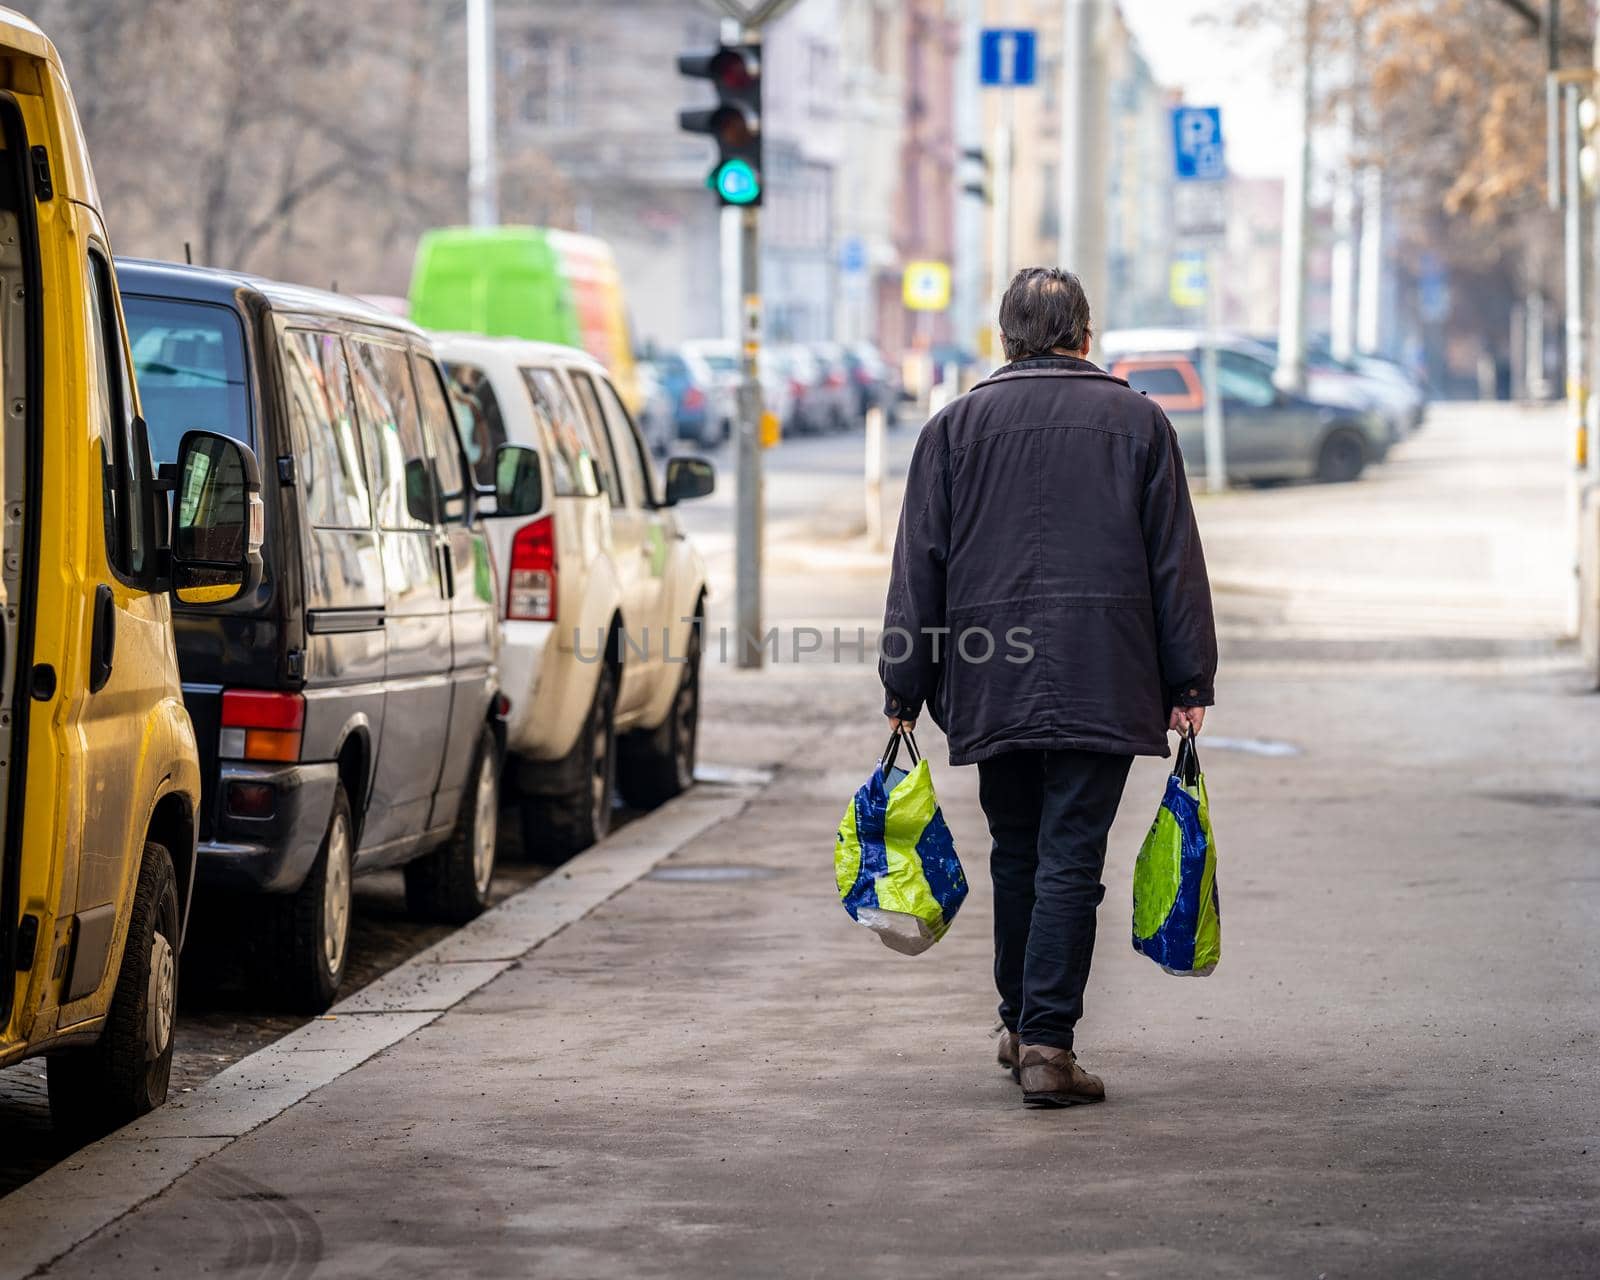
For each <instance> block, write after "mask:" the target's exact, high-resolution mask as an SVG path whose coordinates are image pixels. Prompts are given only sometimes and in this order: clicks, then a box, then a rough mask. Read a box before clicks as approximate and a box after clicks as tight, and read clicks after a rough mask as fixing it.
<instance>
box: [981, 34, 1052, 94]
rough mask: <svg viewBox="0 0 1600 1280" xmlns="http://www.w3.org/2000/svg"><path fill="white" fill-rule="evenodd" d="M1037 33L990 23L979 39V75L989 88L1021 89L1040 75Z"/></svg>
mask: <svg viewBox="0 0 1600 1280" xmlns="http://www.w3.org/2000/svg"><path fill="white" fill-rule="evenodd" d="M1037 47H1038V42H1037V40H1036V39H1035V33H1034V32H1032V31H1029V30H1026V29H1019V28H1015V27H989V28H987V29H986V30H984V31H983V32H982V33H981V34H980V36H979V39H978V79H979V81H980V82H981V83H982V84H983V86H984V87H985V88H988V89H1020V88H1026V87H1027V86H1029V85H1031V84H1034V83H1035V82H1036V81H1037V80H1038V78H1039V60H1038V57H1037V56H1036V52H1037Z"/></svg>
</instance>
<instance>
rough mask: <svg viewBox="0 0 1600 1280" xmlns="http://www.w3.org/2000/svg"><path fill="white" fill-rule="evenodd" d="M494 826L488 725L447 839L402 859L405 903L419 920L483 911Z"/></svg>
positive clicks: (495, 767)
mask: <svg viewBox="0 0 1600 1280" xmlns="http://www.w3.org/2000/svg"><path fill="white" fill-rule="evenodd" d="M499 832H500V751H499V748H498V746H497V745H496V743H495V738H494V733H493V731H492V730H491V729H490V728H489V726H488V725H484V727H483V732H482V733H481V734H480V735H479V737H478V754H477V756H476V758H475V760H474V762H473V767H472V773H471V774H470V775H469V778H468V782H467V787H466V790H465V791H464V792H463V793H462V796H461V810H460V813H459V814H458V816H457V818H456V829H455V831H454V832H453V833H452V835H451V836H450V843H449V844H447V845H445V846H444V847H443V848H442V849H438V850H436V851H434V852H433V853H430V854H428V855H427V856H426V857H423V858H418V859H416V860H415V861H414V862H408V863H407V864H406V869H405V872H406V909H407V910H408V911H410V912H411V914H412V915H414V916H416V917H417V918H418V919H421V920H438V921H441V922H443V923H445V924H465V923H466V922H467V921H468V920H472V919H475V918H476V917H477V916H480V915H482V914H483V909H484V908H485V907H487V906H488V905H489V889H490V887H491V886H492V885H493V883H494V853H495V844H496V842H497V840H498V838H499Z"/></svg>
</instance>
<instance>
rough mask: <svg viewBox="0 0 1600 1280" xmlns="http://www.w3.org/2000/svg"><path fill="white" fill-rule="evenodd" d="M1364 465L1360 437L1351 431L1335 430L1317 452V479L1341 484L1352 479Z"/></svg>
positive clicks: (1359, 472) (1363, 449)
mask: <svg viewBox="0 0 1600 1280" xmlns="http://www.w3.org/2000/svg"><path fill="white" fill-rule="evenodd" d="M1366 465H1367V453H1366V449H1365V447H1364V446H1363V445H1362V443H1361V437H1360V436H1358V435H1356V434H1355V433H1354V432H1351V431H1335V432H1334V433H1333V434H1332V435H1331V436H1329V437H1328V438H1327V439H1326V440H1324V441H1323V442H1322V448H1321V450H1319V451H1318V453H1317V479H1318V480H1321V481H1322V482H1323V483H1324V484H1341V483H1343V482H1345V481H1349V480H1354V479H1355V478H1356V477H1357V476H1359V475H1360V474H1361V472H1362V471H1363V470H1364V469H1365V468H1366Z"/></svg>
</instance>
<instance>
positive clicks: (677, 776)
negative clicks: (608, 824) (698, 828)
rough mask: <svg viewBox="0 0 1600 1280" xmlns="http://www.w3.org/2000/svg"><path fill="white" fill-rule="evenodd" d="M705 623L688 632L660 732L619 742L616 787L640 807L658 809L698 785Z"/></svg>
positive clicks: (642, 733) (645, 732) (634, 735)
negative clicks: (702, 630) (675, 689)
mask: <svg viewBox="0 0 1600 1280" xmlns="http://www.w3.org/2000/svg"><path fill="white" fill-rule="evenodd" d="M700 652H701V642H700V625H699V623H698V622H697V623H696V624H695V625H694V626H693V627H691V628H690V630H689V642H688V644H687V645H686V646H685V648H684V655H683V656H684V663H683V672H682V674H681V675H680V676H679V678H678V692H677V694H676V696H675V697H674V698H673V700H672V709H671V710H670V711H669V712H667V718H666V719H665V720H664V721H662V723H661V724H660V725H659V726H658V727H657V728H655V729H645V730H641V731H639V732H638V733H630V734H628V735H627V736H626V737H624V738H623V739H621V741H620V743H619V744H618V750H619V755H618V762H617V783H618V786H620V787H621V789H622V797H623V799H624V800H626V801H627V802H628V803H629V804H630V805H633V806H634V807H635V808H637V809H653V808H655V807H656V806H657V805H659V804H662V803H664V802H665V801H667V800H670V799H672V797H673V796H676V795H681V794H682V793H683V792H685V791H687V790H688V789H689V788H690V786H692V785H693V783H694V761H695V752H696V749H697V747H698V745H699V737H700Z"/></svg>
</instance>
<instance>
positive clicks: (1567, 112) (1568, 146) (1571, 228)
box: [1561, 84, 1589, 635]
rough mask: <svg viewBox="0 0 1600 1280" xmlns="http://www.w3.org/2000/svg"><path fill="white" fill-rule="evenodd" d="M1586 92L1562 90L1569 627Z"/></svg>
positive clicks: (1571, 619) (1579, 417)
mask: <svg viewBox="0 0 1600 1280" xmlns="http://www.w3.org/2000/svg"><path fill="white" fill-rule="evenodd" d="M1581 98H1582V92H1581V91H1580V89H1579V88H1578V86H1577V85H1575V84H1569V85H1566V86H1565V87H1564V88H1563V89H1562V93H1561V99H1562V101H1561V106H1562V112H1561V114H1562V116H1563V118H1564V122H1565V125H1566V133H1565V136H1564V138H1563V152H1564V156H1565V160H1566V164H1565V169H1566V178H1567V181H1566V289H1567V422H1568V426H1569V428H1570V431H1571V439H1572V467H1571V474H1570V476H1569V483H1568V486H1567V489H1568V491H1567V532H1568V539H1567V545H1568V546H1569V547H1571V549H1572V566H1571V567H1572V580H1571V584H1570V589H1569V591H1568V598H1567V630H1568V633H1569V634H1571V635H1576V634H1577V631H1578V608H1579V598H1578V550H1579V548H1578V518H1579V516H1578V504H1579V502H1580V500H1581V491H1580V481H1581V477H1582V459H1583V456H1584V453H1585V435H1586V433H1587V429H1588V428H1587V422H1586V420H1585V416H1584V415H1585V409H1586V403H1585V402H1586V401H1587V399H1588V395H1589V388H1588V380H1587V378H1586V377H1585V376H1584V357H1585V354H1586V353H1585V351H1584V331H1583V175H1582V172H1581V168H1580V160H1579V153H1580V152H1581V150H1582V148H1583V138H1582V135H1581V131H1580V129H1579V125H1578V103H1579V101H1580V99H1581Z"/></svg>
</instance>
